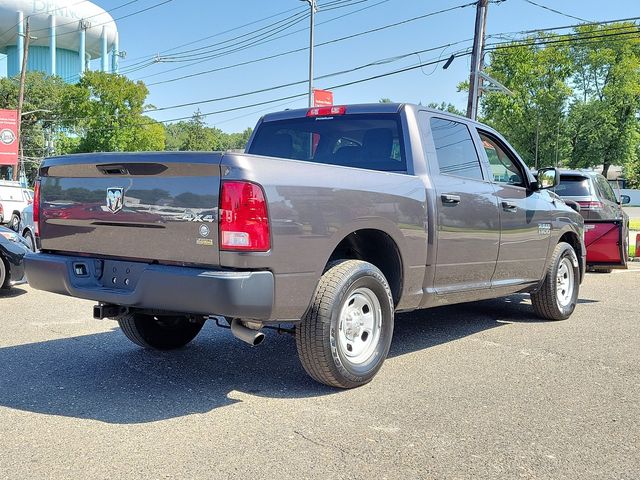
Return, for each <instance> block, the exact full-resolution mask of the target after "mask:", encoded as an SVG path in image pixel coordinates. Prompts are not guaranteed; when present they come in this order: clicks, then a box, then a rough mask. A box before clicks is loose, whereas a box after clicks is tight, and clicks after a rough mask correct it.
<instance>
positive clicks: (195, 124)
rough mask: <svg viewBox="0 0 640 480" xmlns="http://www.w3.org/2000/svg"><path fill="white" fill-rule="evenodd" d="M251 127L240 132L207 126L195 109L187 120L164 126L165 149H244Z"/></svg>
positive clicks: (251, 130)
mask: <svg viewBox="0 0 640 480" xmlns="http://www.w3.org/2000/svg"><path fill="white" fill-rule="evenodd" d="M252 132H253V129H251V128H247V129H245V130H244V131H243V132H241V133H225V132H223V131H222V130H220V129H219V128H215V127H207V126H206V124H205V122H204V117H203V116H202V114H201V113H200V111H196V112H195V113H194V114H193V117H191V119H190V120H189V121H187V122H184V121H182V122H177V123H172V124H170V125H167V126H166V133H167V146H166V148H167V150H174V151H175V150H181V151H224V150H230V149H244V147H245V145H246V144H247V142H248V141H249V137H250V136H251V133H252Z"/></svg>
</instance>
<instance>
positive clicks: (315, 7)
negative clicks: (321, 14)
mask: <svg viewBox="0 0 640 480" xmlns="http://www.w3.org/2000/svg"><path fill="white" fill-rule="evenodd" d="M300 1H301V2H307V3H308V4H309V8H310V10H311V17H310V18H311V21H310V25H309V108H311V107H313V106H314V105H313V24H314V16H315V13H316V11H317V10H318V4H317V2H316V0H300Z"/></svg>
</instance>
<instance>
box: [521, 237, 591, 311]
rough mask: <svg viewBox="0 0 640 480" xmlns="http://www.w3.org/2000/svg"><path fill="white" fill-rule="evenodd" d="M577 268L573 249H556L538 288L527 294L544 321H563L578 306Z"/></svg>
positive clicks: (566, 247)
mask: <svg viewBox="0 0 640 480" xmlns="http://www.w3.org/2000/svg"><path fill="white" fill-rule="evenodd" d="M579 279H580V268H579V266H578V257H577V256H576V253H575V251H574V250H573V247H572V246H571V245H569V244H568V243H565V242H560V243H559V244H558V245H556V248H555V250H554V251H553V255H552V257H551V262H550V263H549V267H548V269H547V273H546V275H545V278H544V280H543V283H542V287H541V288H540V290H538V291H537V292H536V293H532V294H531V303H532V304H533V308H534V310H535V311H536V313H537V314H538V316H540V317H542V318H546V319H547V320H566V319H567V318H569V317H570V316H571V314H572V313H573V311H574V310H575V308H576V304H577V302H578V291H579V289H580V281H579Z"/></svg>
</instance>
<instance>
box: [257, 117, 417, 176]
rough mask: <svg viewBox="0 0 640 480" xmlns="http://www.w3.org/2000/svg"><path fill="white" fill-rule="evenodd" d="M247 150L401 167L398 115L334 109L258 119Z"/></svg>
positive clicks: (384, 168)
mask: <svg viewBox="0 0 640 480" xmlns="http://www.w3.org/2000/svg"><path fill="white" fill-rule="evenodd" d="M248 153H252V154H255V155H265V156H268V157H279V158H287V159H291V160H302V161H306V162H314V163H325V164H329V165H342V166H345V167H358V168H367V169H370V170H380V171H384V172H402V173H406V171H407V162H406V159H405V154H404V146H403V143H402V135H401V127H400V117H399V116H398V115H388V114H387V115H348V114H347V115H337V116H335V117H315V118H314V117H305V118H292V119H287V120H278V121H273V122H264V123H262V124H261V125H260V127H259V128H258V131H257V132H256V135H255V137H254V139H253V141H252V142H251V145H250V146H249V151H248Z"/></svg>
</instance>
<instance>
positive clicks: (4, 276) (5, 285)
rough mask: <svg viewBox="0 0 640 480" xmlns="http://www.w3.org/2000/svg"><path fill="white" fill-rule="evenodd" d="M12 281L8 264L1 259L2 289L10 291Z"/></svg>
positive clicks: (0, 285)
mask: <svg viewBox="0 0 640 480" xmlns="http://www.w3.org/2000/svg"><path fill="white" fill-rule="evenodd" d="M10 281H11V275H10V274H9V269H8V268H7V264H6V263H5V261H4V260H3V259H2V257H0V288H1V289H8V288H9V282H10Z"/></svg>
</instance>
